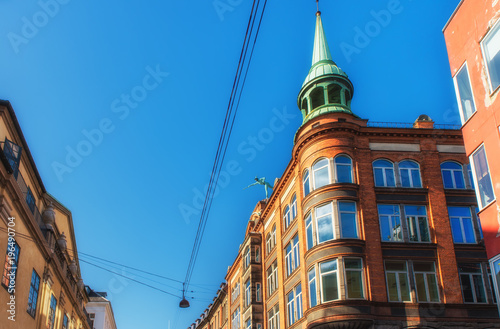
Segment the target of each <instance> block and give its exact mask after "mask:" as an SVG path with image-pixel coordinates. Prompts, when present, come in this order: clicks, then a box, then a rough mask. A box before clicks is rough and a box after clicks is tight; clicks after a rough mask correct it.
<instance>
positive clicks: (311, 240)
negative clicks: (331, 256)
mask: <svg viewBox="0 0 500 329" xmlns="http://www.w3.org/2000/svg"><path fill="white" fill-rule="evenodd" d="M306 239H307V250H309V249H311V248H312V247H313V246H314V238H313V224H312V216H311V213H309V214H307V216H306Z"/></svg>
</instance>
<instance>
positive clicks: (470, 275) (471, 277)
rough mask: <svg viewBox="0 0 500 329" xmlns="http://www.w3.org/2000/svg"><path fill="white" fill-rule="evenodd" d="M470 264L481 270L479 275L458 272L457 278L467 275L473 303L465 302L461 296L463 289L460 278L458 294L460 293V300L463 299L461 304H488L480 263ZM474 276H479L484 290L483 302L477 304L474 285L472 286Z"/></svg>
mask: <svg viewBox="0 0 500 329" xmlns="http://www.w3.org/2000/svg"><path fill="white" fill-rule="evenodd" d="M471 264H479V269H480V270H481V273H471V272H460V270H459V271H458V276H459V278H460V277H461V276H462V275H467V276H469V282H470V283H471V284H472V289H471V291H472V299H473V300H474V301H472V302H466V301H465V298H464V296H463V287H462V279H461V278H460V292H461V293H462V298H463V302H464V304H488V293H487V292H486V284H485V282H484V273H483V267H482V266H481V263H471ZM457 265H459V267H460V264H457ZM474 276H479V277H480V278H481V282H482V283H483V289H484V299H485V301H484V302H478V301H477V296H476V285H475V284H474V280H473V277H474Z"/></svg>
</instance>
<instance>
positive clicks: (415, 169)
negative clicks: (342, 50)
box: [191, 12, 500, 329]
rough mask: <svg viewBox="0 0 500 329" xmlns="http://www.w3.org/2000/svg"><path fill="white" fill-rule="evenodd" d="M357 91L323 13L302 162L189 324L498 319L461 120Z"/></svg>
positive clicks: (303, 99) (304, 99)
mask: <svg viewBox="0 0 500 329" xmlns="http://www.w3.org/2000/svg"><path fill="white" fill-rule="evenodd" d="M353 93H354V88H353V85H352V83H351V81H350V80H349V78H348V76H347V74H345V73H344V72H343V71H342V70H341V69H340V68H339V67H338V66H337V65H336V64H335V63H334V62H333V60H332V57H331V54H330V51H329V48H328V44H327V41H326V38H325V35H324V32H323V27H322V22H321V15H320V13H319V12H318V13H317V18H316V33H315V41H314V50H313V61H312V67H311V69H310V71H309V73H308V75H307V77H306V79H305V81H304V84H303V85H302V88H301V90H300V92H299V96H298V106H299V109H300V111H301V113H302V116H303V123H302V125H301V126H300V127H299V129H298V131H297V133H296V135H295V141H294V142H295V143H294V147H293V150H292V157H291V160H290V162H289V164H288V166H287V168H286V170H285V171H284V173H283V175H282V176H281V178H280V179H279V180H278V182H277V183H276V184H275V186H274V190H273V194H272V195H271V196H270V197H269V199H266V200H264V201H261V202H259V203H258V204H257V205H256V207H255V209H254V211H253V213H252V214H251V216H250V220H249V222H248V226H247V230H246V236H245V240H244V241H243V243H242V244H241V246H240V250H239V254H238V256H237V258H236V260H235V261H234V263H233V264H232V266H230V268H229V269H228V272H227V275H226V278H225V281H226V285H225V286H224V291H225V292H226V293H225V294H223V295H222V294H220V293H219V295H218V297H216V299H214V304H213V305H210V306H209V308H208V309H207V310H206V311H205V312H204V313H203V314H202V317H201V318H200V319H198V320H197V321H196V322H195V323H194V324H193V325H192V326H191V329H196V328H200V329H212V328H214V329H219V328H221V329H236V328H245V329H263V328H265V329H284V328H304V329H305V328H307V329H311V328H318V329H323V328H325V329H326V328H329V329H335V328H380V329H381V328H451V327H454V328H466V327H467V328H494V327H495V328H500V321H499V320H498V313H497V307H496V304H495V303H496V300H495V296H494V293H493V292H492V284H491V275H490V273H489V268H488V258H487V256H486V251H485V246H484V244H483V243H482V232H481V228H480V226H479V225H478V219H477V215H476V213H477V211H476V208H477V203H476V197H475V193H474V189H473V188H472V181H471V178H470V175H469V172H470V171H469V170H468V162H469V159H468V157H467V154H466V151H465V148H464V145H463V138H462V133H461V131H460V130H458V129H457V128H455V129H452V128H453V127H449V126H439V125H435V124H434V122H433V121H432V120H431V119H430V118H429V117H428V116H426V115H422V116H420V117H419V118H418V119H417V120H416V121H415V123H414V124H394V125H391V124H383V123H370V122H368V120H364V119H361V118H359V117H358V116H356V115H355V114H354V113H353V112H352V111H351V99H352V97H353ZM215 314H218V318H217V319H218V320H215V323H214V319H215V318H214V315H215Z"/></svg>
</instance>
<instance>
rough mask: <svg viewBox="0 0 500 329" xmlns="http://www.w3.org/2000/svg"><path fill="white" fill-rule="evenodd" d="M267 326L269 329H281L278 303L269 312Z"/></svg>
mask: <svg viewBox="0 0 500 329" xmlns="http://www.w3.org/2000/svg"><path fill="white" fill-rule="evenodd" d="M267 319H268V320H267V324H268V328H269V329H279V328H280V308H279V303H276V304H275V305H274V306H273V307H271V309H270V310H269V311H268V312H267Z"/></svg>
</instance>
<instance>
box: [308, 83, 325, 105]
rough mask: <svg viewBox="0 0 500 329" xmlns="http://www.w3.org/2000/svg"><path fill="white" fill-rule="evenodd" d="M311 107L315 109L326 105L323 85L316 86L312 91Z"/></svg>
mask: <svg viewBox="0 0 500 329" xmlns="http://www.w3.org/2000/svg"><path fill="white" fill-rule="evenodd" d="M310 97H311V107H312V109H313V110H314V109H315V108H317V107H320V106H321V105H325V92H324V91H323V87H316V89H314V90H313V91H312V92H311V96H310Z"/></svg>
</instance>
